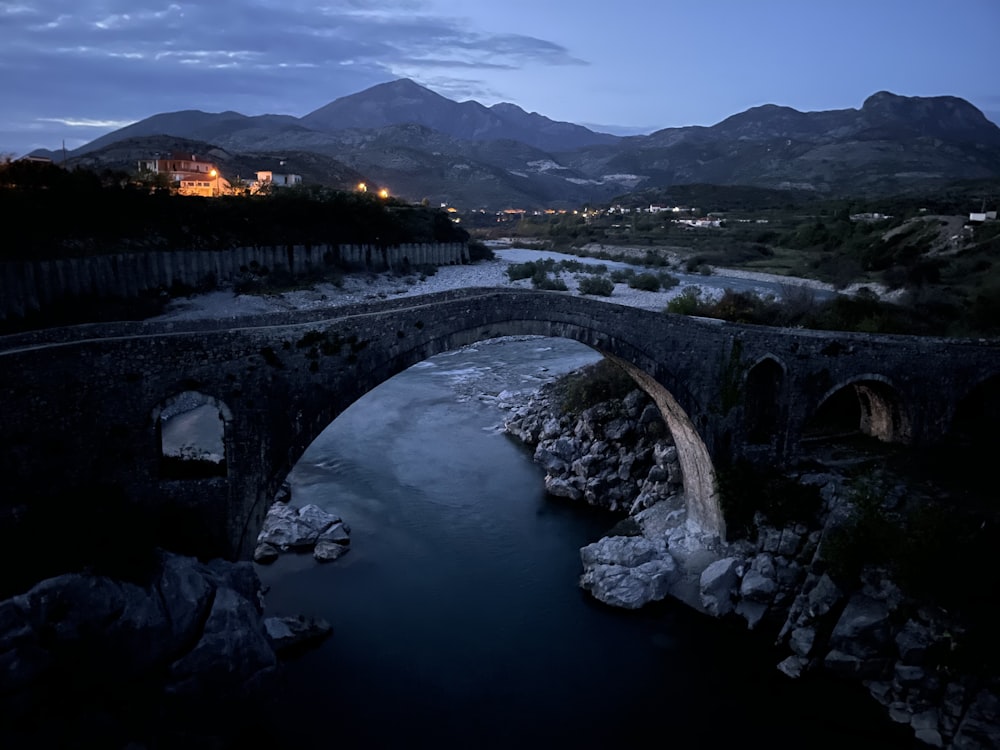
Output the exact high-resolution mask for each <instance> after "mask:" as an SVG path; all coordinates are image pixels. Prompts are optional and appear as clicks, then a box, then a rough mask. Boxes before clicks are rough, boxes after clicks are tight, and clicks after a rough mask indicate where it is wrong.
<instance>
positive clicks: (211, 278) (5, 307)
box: [0, 242, 469, 320]
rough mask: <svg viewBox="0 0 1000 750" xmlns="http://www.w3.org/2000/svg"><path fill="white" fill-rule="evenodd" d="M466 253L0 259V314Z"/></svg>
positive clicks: (435, 247) (311, 249)
mask: <svg viewBox="0 0 1000 750" xmlns="http://www.w3.org/2000/svg"><path fill="white" fill-rule="evenodd" d="M468 260H469V248H468V245H466V244H465V243H462V242H451V243H411V244H405V245H396V246H394V247H381V246H378V245H287V246H271V247H238V248H234V249H232V250H188V251H167V252H156V251H154V252H144V253H120V254H113V255H95V256H90V257H86V258H60V259H57V260H38V261H21V262H16V263H0V320H7V319H14V318H21V317H24V316H25V315H28V314H30V313H33V312H38V311H40V310H42V309H43V308H45V307H46V306H48V305H51V304H53V303H55V302H60V301H63V300H67V299H72V298H74V297H91V298H98V299H105V298H120V299H129V298H134V297H137V296H139V295H141V294H143V293H145V292H149V291H155V290H158V289H170V288H171V287H173V286H175V285H181V286H187V287H199V286H205V285H214V284H220V285H227V284H231V283H232V282H233V281H235V280H236V279H237V278H238V277H239V276H240V274H241V273H244V272H246V270H247V269H258V268H267V269H269V270H278V269H284V270H286V271H289V272H290V273H291V274H292V275H293V276H295V275H300V274H306V273H310V272H314V271H316V270H321V269H323V268H326V267H328V266H331V265H335V266H341V267H350V268H364V269H368V270H371V271H385V270H392V269H400V268H404V267H406V266H407V264H409V265H410V266H419V265H434V266H443V265H452V264H458V263H467V262H468Z"/></svg>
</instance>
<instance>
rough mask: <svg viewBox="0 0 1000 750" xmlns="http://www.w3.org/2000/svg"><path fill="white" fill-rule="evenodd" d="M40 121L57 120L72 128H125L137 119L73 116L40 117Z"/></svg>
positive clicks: (56, 121)
mask: <svg viewBox="0 0 1000 750" xmlns="http://www.w3.org/2000/svg"><path fill="white" fill-rule="evenodd" d="M38 121H39V122H55V123H58V124H60V125H66V126H68V127H71V128H105V129H107V128H124V127H125V126H127V125H131V124H132V123H133V122H135V120H87V119H83V120H78V119H75V118H72V117H39V118H38Z"/></svg>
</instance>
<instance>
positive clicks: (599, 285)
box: [579, 276, 615, 297]
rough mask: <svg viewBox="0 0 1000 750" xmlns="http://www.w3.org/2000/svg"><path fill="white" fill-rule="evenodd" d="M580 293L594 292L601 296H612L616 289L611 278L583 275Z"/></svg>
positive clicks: (580, 282)
mask: <svg viewBox="0 0 1000 750" xmlns="http://www.w3.org/2000/svg"><path fill="white" fill-rule="evenodd" d="M579 288H580V294H593V295H596V296H599V297H610V296H611V294H612V292H614V290H615V284H614V282H613V281H611V279H608V278H605V277H603V276H582V277H581V278H580V281H579Z"/></svg>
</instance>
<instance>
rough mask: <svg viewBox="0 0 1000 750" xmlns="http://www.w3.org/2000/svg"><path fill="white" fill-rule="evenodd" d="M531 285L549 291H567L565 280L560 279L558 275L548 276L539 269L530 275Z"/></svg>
mask: <svg viewBox="0 0 1000 750" xmlns="http://www.w3.org/2000/svg"><path fill="white" fill-rule="evenodd" d="M531 286H533V287H534V288H535V289H543V290H545V291H549V292H565V291H567V286H566V282H565V281H563V280H562V279H560V278H559V277H558V276H555V277H553V276H549V275H548V273H546V272H545V271H544V270H541V269H540V270H539V271H536V272H535V275H534V276H532V277H531Z"/></svg>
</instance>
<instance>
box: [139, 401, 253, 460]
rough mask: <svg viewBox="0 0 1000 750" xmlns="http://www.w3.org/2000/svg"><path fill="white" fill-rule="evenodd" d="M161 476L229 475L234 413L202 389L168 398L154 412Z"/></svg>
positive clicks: (153, 418)
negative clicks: (229, 441)
mask: <svg viewBox="0 0 1000 750" xmlns="http://www.w3.org/2000/svg"><path fill="white" fill-rule="evenodd" d="M151 416H152V422H153V427H154V429H155V431H156V438H157V441H158V443H159V447H160V477H161V478H162V479H205V478H209V477H224V476H226V475H227V474H228V468H227V460H226V442H227V440H226V439H227V433H228V426H229V424H230V422H232V419H233V414H232V412H231V411H230V409H229V407H228V406H226V404H225V403H223V402H222V401H220V400H218V399H216V398H215V397H214V396H209V395H207V394H205V393H200V392H199V391H183V392H181V393H178V394H176V395H174V396H171V397H169V398H167V399H165V400H164V401H163V402H162V403H161V404H159V405H158V406H157V407H156V408H155V409H153V412H152V415H151Z"/></svg>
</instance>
